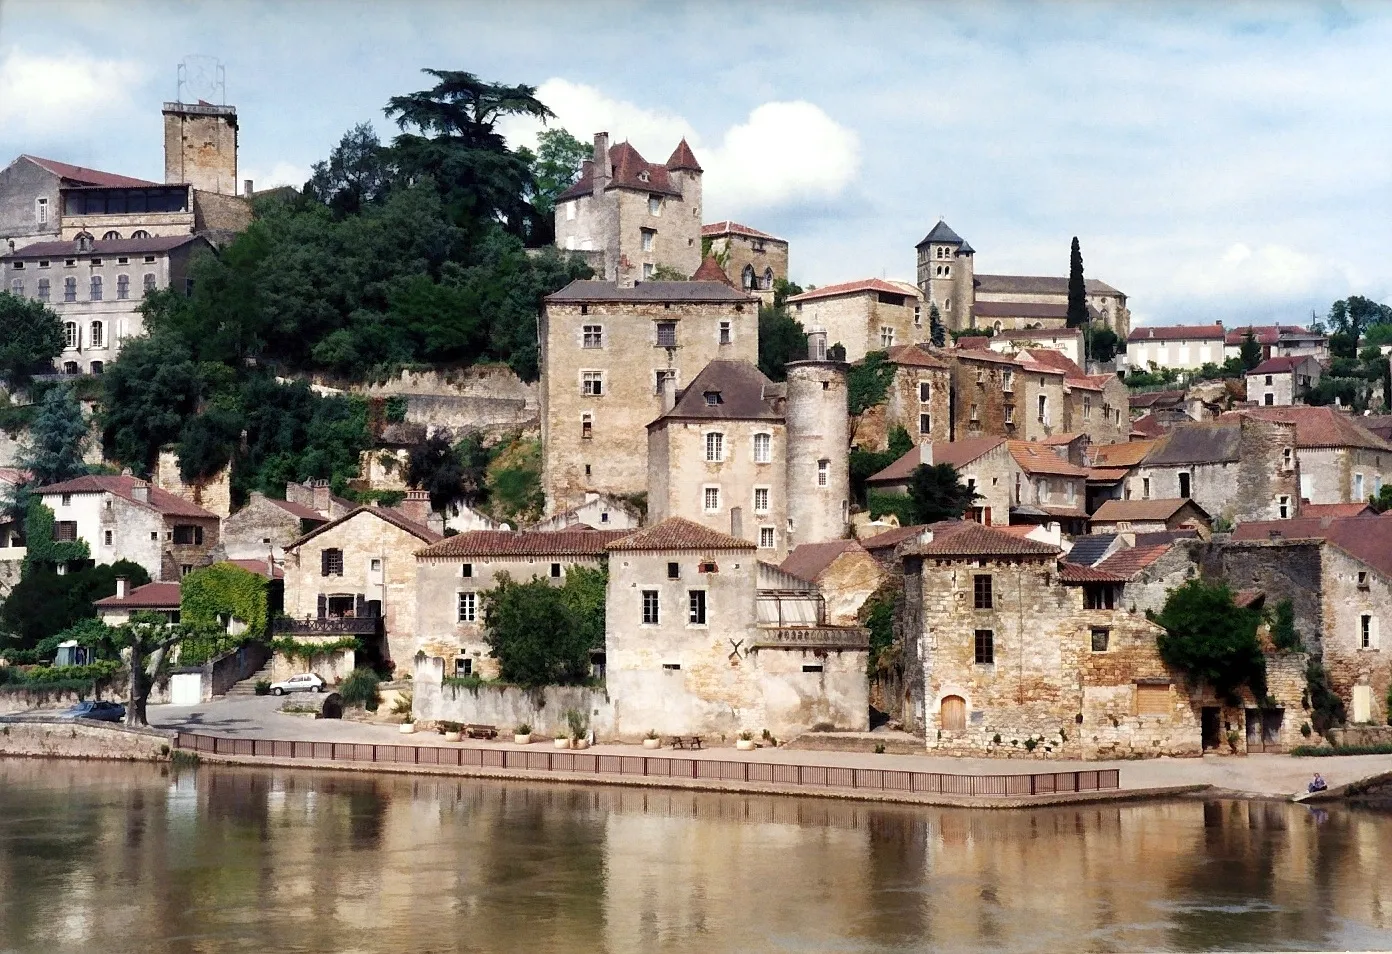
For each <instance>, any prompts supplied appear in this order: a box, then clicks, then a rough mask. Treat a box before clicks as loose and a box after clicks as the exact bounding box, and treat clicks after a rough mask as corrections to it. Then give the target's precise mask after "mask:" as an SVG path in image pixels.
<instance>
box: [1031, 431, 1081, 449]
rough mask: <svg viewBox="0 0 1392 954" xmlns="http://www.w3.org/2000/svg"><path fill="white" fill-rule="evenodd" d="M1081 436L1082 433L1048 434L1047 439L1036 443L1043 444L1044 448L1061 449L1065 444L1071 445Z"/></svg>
mask: <svg viewBox="0 0 1392 954" xmlns="http://www.w3.org/2000/svg"><path fill="white" fill-rule="evenodd" d="M1082 436H1083V434H1082V433H1080V432H1076V431H1075V432H1074V433H1072V434H1050V435H1049V436H1048V437H1046V438H1044V439H1043V440H1040V441H1038V442H1037V443H1040V444H1043V445H1045V446H1046V447H1063V446H1064V445H1066V444H1071V443H1073V442H1074V441H1076V440H1077V439H1078V438H1080V437H1082Z"/></svg>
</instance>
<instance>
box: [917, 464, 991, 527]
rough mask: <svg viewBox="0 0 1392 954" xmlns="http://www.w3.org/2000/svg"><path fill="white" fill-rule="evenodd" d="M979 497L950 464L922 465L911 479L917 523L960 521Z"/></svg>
mask: <svg viewBox="0 0 1392 954" xmlns="http://www.w3.org/2000/svg"><path fill="white" fill-rule="evenodd" d="M980 496H981V495H980V494H978V493H977V492H976V491H974V490H972V489H971V488H969V487H968V486H967V485H966V484H964V483H962V478H961V477H960V476H959V475H958V473H957V469H956V468H955V467H953V466H952V465H951V464H919V465H918V466H917V467H915V468H914V471H913V474H912V475H911V476H910V477H909V499H910V500H911V501H913V508H914V517H915V519H914V522H915V523H936V522H937V521H939V520H958V519H960V518H961V517H962V515H963V514H964V513H966V512H967V510H968V509H970V508H971V506H972V504H973V503H974V502H975V501H976V500H977V498H978V497H980Z"/></svg>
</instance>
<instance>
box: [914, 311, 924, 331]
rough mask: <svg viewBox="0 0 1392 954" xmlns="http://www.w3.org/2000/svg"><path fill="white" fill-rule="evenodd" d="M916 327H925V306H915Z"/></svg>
mask: <svg viewBox="0 0 1392 954" xmlns="http://www.w3.org/2000/svg"><path fill="white" fill-rule="evenodd" d="M914 327H915V328H921V327H923V306H922V305H914Z"/></svg>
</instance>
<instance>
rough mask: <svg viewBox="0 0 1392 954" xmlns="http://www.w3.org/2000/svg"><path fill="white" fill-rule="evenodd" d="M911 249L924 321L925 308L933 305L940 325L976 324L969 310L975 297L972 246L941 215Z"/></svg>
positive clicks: (950, 327)
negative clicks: (912, 250)
mask: <svg viewBox="0 0 1392 954" xmlns="http://www.w3.org/2000/svg"><path fill="white" fill-rule="evenodd" d="M915 250H916V252H917V253H918V254H917V281H918V288H919V291H920V292H921V293H922V295H923V308H924V311H925V318H924V321H925V322H926V321H927V317H926V313H927V310H928V309H929V308H931V306H933V305H937V306H938V314H939V315H940V316H941V317H942V323H943V327H944V328H945V329H947V330H948V331H961V330H963V329H965V328H974V327H976V326H975V325H974V324H973V323H972V311H971V309H972V302H973V300H974V298H975V288H974V277H973V274H972V273H973V271H974V270H975V261H974V258H973V256H974V255H975V254H976V250H975V249H973V248H972V247H971V246H970V245H969V244H967V242H965V241H964V240H963V239H962V237H961V236H960V235H958V234H957V233H956V232H954V231H952V228H951V227H950V226H949V225H948V224H947V223H946V222H944V221H942V220H941V219H939V220H938V223H937V224H936V225H934V226H933V227H932V228H931V229H929V231H928V234H927V235H925V236H924V237H923V240H922V241H921V242H919V243H918V245H917V246H915Z"/></svg>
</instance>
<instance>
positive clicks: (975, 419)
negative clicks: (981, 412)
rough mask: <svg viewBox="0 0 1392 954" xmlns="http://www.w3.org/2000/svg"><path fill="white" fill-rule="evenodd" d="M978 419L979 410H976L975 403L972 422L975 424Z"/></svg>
mask: <svg viewBox="0 0 1392 954" xmlns="http://www.w3.org/2000/svg"><path fill="white" fill-rule="evenodd" d="M977 419H978V414H977V410H976V405H975V404H973V405H972V406H971V421H972V423H973V424H975V423H976V422H977Z"/></svg>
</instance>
